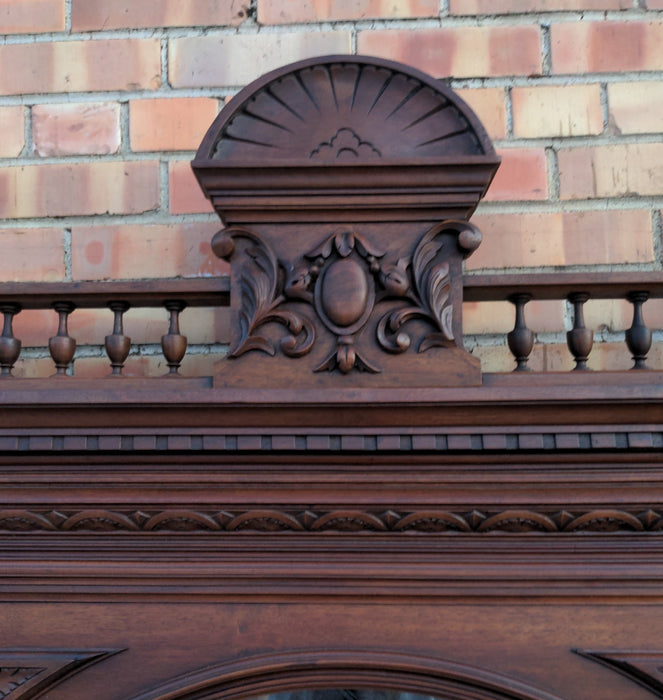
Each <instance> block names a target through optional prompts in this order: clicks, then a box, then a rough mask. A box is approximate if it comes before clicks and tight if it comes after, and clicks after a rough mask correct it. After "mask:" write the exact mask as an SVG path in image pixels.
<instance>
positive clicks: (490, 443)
mask: <svg viewBox="0 0 663 700" xmlns="http://www.w3.org/2000/svg"><path fill="white" fill-rule="evenodd" d="M662 447H663V431H633V432H563V433H557V432H527V433H525V432H523V433H499V432H491V433H471V434H458V433H451V432H431V431H428V432H421V433H412V432H409V433H407V434H404V433H397V432H394V433H388V434H378V433H371V432H369V431H367V432H365V433H358V432H357V431H354V432H350V431H348V432H346V433H344V432H333V433H332V432H329V433H316V434H313V435H311V434H310V433H309V434H297V433H294V432H292V433H291V432H288V433H273V432H257V431H256V432H254V431H251V432H247V433H240V432H237V433H223V434H221V433H211V432H210V433H195V434H190V433H174V434H172V433H171V434H169V435H160V434H131V433H128V432H123V433H121V434H118V433H110V432H105V433H101V432H100V433H97V434H90V435H68V434H62V433H60V434H50V435H49V434H43V433H40V434H38V435H20V436H17V435H15V434H12V435H7V434H5V435H2V434H0V454H1V453H3V452H99V451H101V452H132V451H136V452H148V451H158V452H170V451H173V452H178V451H180V452H182V451H197V452H207V451H210V452H237V451H239V452H261V453H264V452H300V451H301V452H304V451H313V452H409V453H411V452H415V453H416V452H444V453H446V452H480V451H509V452H511V451H513V452H516V451H519V450H527V451H552V450H583V451H585V450H626V449H628V450H640V449H644V450H647V449H648V450H651V449H660V448H662Z"/></svg>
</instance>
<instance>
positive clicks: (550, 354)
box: [0, 0, 663, 374]
mask: <svg viewBox="0 0 663 700" xmlns="http://www.w3.org/2000/svg"><path fill="white" fill-rule="evenodd" d="M329 53H340V54H343V53H366V54H374V55H380V56H385V57H388V58H391V59H396V60H399V61H403V62H405V63H408V64H411V65H414V66H416V67H418V68H420V69H423V70H424V71H427V72H428V73H431V74H432V75H434V76H436V77H440V78H443V79H445V80H448V81H449V83H450V85H451V86H452V87H453V88H454V89H456V90H457V91H458V92H459V93H460V94H461V96H462V97H463V98H464V99H465V100H466V101H467V102H468V103H469V104H470V105H471V106H472V107H473V108H474V109H475V111H476V112H477V113H478V115H479V117H480V118H481V119H482V120H483V122H484V124H485V125H486V126H487V128H488V131H489V133H490V135H491V136H492V138H493V139H494V141H495V143H496V146H497V148H498V150H499V152H500V154H501V155H502V157H503V165H502V167H501V169H500V172H499V173H498V175H497V177H496V180H495V182H494V185H493V187H492V189H491V191H490V194H489V195H488V197H487V200H486V202H485V203H484V204H482V205H481V207H480V209H479V211H478V212H477V215H476V217H475V220H476V222H477V223H478V224H479V226H480V227H481V228H482V229H483V231H484V234H485V239H484V244H483V245H482V246H481V248H480V249H479V251H478V252H477V253H476V254H475V255H474V256H473V257H472V258H471V259H470V260H469V262H468V270H470V271H472V272H473V273H480V272H481V271H486V270H495V269H497V270H503V269H508V270H511V271H513V270H521V269H528V270H543V269H545V270H552V269H562V268H568V269H574V270H577V269H595V270H605V269H607V268H609V267H610V268H612V267H622V268H624V269H634V268H636V269H661V214H660V209H661V206H662V205H663V0H441V2H440V0H253V2H249V0H189V1H188V2H182V0H141V1H140V2H137V1H136V0H0V66H1V67H2V70H1V71H0V125H1V126H2V129H1V131H0V133H1V134H2V137H1V138H0V219H1V221H0V245H1V247H0V251H1V252H0V280H82V279H87V280H98V279H111V278H141V277H159V276H174V275H209V274H219V273H222V272H224V271H225V267H224V265H223V264H222V263H221V262H219V261H216V260H215V259H214V258H213V257H212V256H211V253H210V250H209V244H208V242H209V239H210V237H211V234H212V233H213V232H214V230H215V227H216V224H215V216H214V215H212V213H211V210H210V207H209V204H208V203H207V201H206V200H205V199H204V198H203V197H202V195H201V194H200V192H199V190H198V187H197V185H196V184H195V181H194V179H193V176H192V174H191V171H190V169H189V165H188V163H189V161H190V160H191V158H192V156H193V153H194V150H195V148H196V147H197V145H198V143H199V141H200V139H201V137H202V135H203V133H204V132H205V130H206V128H207V126H208V125H209V124H210V122H211V121H212V119H213V117H214V115H215V114H216V112H217V111H218V109H219V108H220V105H222V103H223V102H224V100H226V99H227V98H228V97H229V96H231V95H233V94H234V93H235V92H237V90H238V89H239V88H240V87H242V86H243V85H245V84H246V83H247V82H249V81H251V80H252V79H253V78H256V77H257V76H258V75H260V74H261V73H263V72H265V71H267V70H270V69H272V68H276V67H277V66H280V65H282V64H285V63H288V62H291V61H294V60H297V59H301V58H305V57H308V56H313V55H321V54H329ZM507 306H508V305H496V308H491V309H488V310H486V308H480V307H478V306H474V305H469V304H468V305H466V307H467V308H466V330H467V331H468V333H470V334H471V337H470V338H469V344H470V346H471V347H473V348H474V351H475V352H476V353H477V354H479V355H481V356H482V357H483V358H484V359H485V361H486V363H487V365H486V366H487V367H490V368H496V369H500V368H504V369H509V368H510V367H511V365H512V360H511V358H510V356H509V355H508V353H507V352H506V350H505V348H504V346H503V338H502V336H501V332H502V331H506V330H509V328H510V327H511V326H512V322H513V321H512V319H513V314H512V310H511V309H509V308H506V307H507ZM528 312H529V319H530V322H531V323H530V325H531V326H532V327H533V328H534V329H535V330H536V331H537V332H538V333H539V340H540V341H549V344H548V345H545V346H544V344H543V342H541V343H540V344H538V345H537V349H536V350H535V353H534V366H538V367H547V368H555V369H556V368H566V367H570V366H571V365H572V363H571V360H570V358H569V357H568V353H566V351H565V350H563V349H562V348H561V344H562V342H563V331H564V328H565V327H566V326H568V323H569V319H568V310H567V309H566V308H565V307H564V305H563V304H551V303H546V304H538V305H537V304H534V303H533V304H530V305H529V307H528ZM648 313H649V314H650V316H649V320H650V322H652V316H653V320H654V322H655V323H657V324H659V325H658V327H659V328H660V327H662V326H663V324H662V323H661V321H663V309H660V308H657V307H656V305H655V304H654V303H653V302H650V305H649V307H648ZM52 316H53V315H52V314H51V313H50V312H44V313H37V312H35V313H27V312H23V313H22V314H20V315H19V317H18V318H17V320H16V329H17V335H22V339H23V344H24V346H28V347H31V346H34V348H33V349H32V350H31V349H29V350H28V351H27V352H26V353H25V354H24V358H26V359H24V360H23V362H22V366H21V368H20V370H19V373H20V372H23V373H25V374H35V373H40V372H49V371H50V365H48V369H45V367H46V365H47V364H48V363H47V362H41V361H39V358H40V357H41V355H42V354H43V352H42V351H41V350H40V349H39V347H38V346H40V345H42V344H43V343H44V342H45V340H46V338H47V336H48V334H49V333H45V332H44V328H45V327H48V328H49V331H50V327H51V326H54V324H55V321H54V319H53V318H52ZM587 317H588V321H589V322H590V323H593V324H594V327H595V328H600V329H601V333H602V336H601V337H602V339H603V340H605V341H607V342H606V344H605V346H604V351H603V352H602V353H595V355H594V359H593V361H594V363H595V366H599V365H600V366H610V367H614V366H622V365H623V366H628V364H629V358H628V356H627V355H626V354H625V353H622V355H624V357H623V358H622V357H618V353H616V352H615V353H612V351H611V350H610V351H609V348H610V347H612V341H614V342H617V341H618V337H617V336H616V335H614V333H613V332H617V331H619V330H620V329H621V328H623V327H624V326H625V325H626V326H627V325H629V322H630V320H629V318H628V313H627V312H626V311H625V310H624V309H622V308H621V307H617V306H614V305H611V306H606V305H605V304H598V303H595V304H594V305H592V303H590V304H588V306H587ZM127 322H128V324H129V331H130V332H133V335H134V339H135V340H136V342H137V343H138V348H137V351H136V352H137V354H136V356H135V357H134V358H133V365H132V364H131V362H132V361H131V360H130V361H129V363H128V367H130V368H131V369H132V371H135V372H137V373H140V372H142V371H144V370H145V368H151V369H154V367H155V365H158V364H159V362H161V360H159V358H158V354H157V351H156V346H154V345H153V344H154V343H155V342H156V341H157V340H158V336H159V335H160V333H161V332H163V328H161V326H160V322H157V321H156V320H154V319H151V318H148V317H147V316H143V315H141V313H139V312H138V311H134V312H130V313H129V314H128V315H127ZM107 323H108V321H107V318H106V317H105V316H104V317H103V318H101V317H100V316H99V314H92V313H89V312H86V313H85V314H83V313H82V312H78V313H77V314H74V317H72V328H73V329H74V330H75V331H76V332H77V333H78V339H79V344H81V343H82V344H85V342H92V341H93V338H94V337H95V336H94V333H96V334H97V335H96V339H97V340H96V342H98V339H99V338H100V337H102V336H103V335H104V334H105V333H106V332H108V328H107ZM183 323H184V327H185V331H186V332H187V333H188V335H189V337H190V341H191V343H192V345H193V352H192V354H191V355H190V357H189V358H188V359H187V361H186V362H187V363H188V364H186V365H185V370H186V371H188V372H190V373H196V372H198V371H208V370H209V368H210V363H211V359H212V357H213V353H212V354H210V349H211V350H212V351H222V347H223V343H224V342H225V340H226V336H227V318H225V316H224V314H223V313H214V312H212V311H200V312H195V313H194V312H190V314H189V316H188V317H187V318H184V317H183ZM53 330H54V328H53ZM494 334H500V335H494ZM101 354H102V353H101V349H100V348H98V347H93V346H92V347H89V348H87V349H86V348H82V349H81V350H80V351H79V354H78V357H79V359H77V360H76V363H75V367H76V373H77V374H84V373H92V374H93V373H97V372H100V371H102V370H101V367H102V366H103V367H105V366H106V361H105V360H104V359H103V358H102V357H101ZM613 356H614V357H613ZM614 358H617V359H614ZM660 364H661V366H663V363H660ZM104 371H105V370H104Z"/></svg>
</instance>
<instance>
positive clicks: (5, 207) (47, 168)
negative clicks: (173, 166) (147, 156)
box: [0, 161, 159, 218]
mask: <svg viewBox="0 0 663 700" xmlns="http://www.w3.org/2000/svg"><path fill="white" fill-rule="evenodd" d="M0 192H2V197H0V217H2V216H4V217H6V218H24V217H33V216H49V217H50V216H70V215H89V214H105V213H107V212H108V213H111V214H137V213H140V212H144V211H150V210H152V209H156V208H157V207H158V206H159V166H158V163H156V162H152V161H141V162H139V163H122V162H95V163H62V164H60V163H53V164H45V165H29V166H21V167H12V168H0Z"/></svg>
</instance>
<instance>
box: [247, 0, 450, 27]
mask: <svg viewBox="0 0 663 700" xmlns="http://www.w3.org/2000/svg"><path fill="white" fill-rule="evenodd" d="M439 12H440V5H439V2H438V0H391V1H390V2H384V0H362V1H361V2H357V0H333V2H330V1H329V0H259V2H258V22H259V23H260V24H296V23H300V22H329V21H334V20H344V19H345V20H353V19H381V18H384V19H407V18H414V17H437V16H438V14H439Z"/></svg>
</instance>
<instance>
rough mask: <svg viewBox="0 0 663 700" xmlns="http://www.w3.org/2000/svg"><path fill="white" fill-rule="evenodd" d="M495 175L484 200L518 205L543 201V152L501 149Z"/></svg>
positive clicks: (545, 189)
mask: <svg viewBox="0 0 663 700" xmlns="http://www.w3.org/2000/svg"><path fill="white" fill-rule="evenodd" d="M499 154H500V155H501V156H502V164H501V165H500V167H499V169H498V171H497V175H495V179H494V180H493V182H492V184H491V186H490V188H489V189H488V194H487V195H486V199H487V200H489V201H490V200H492V201H505V200H507V201H520V200H532V199H547V197H548V184H547V181H548V180H547V179H548V176H547V172H546V152H545V150H544V149H543V148H504V149H502V150H501V151H500V152H499Z"/></svg>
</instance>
